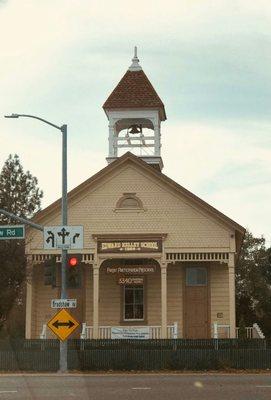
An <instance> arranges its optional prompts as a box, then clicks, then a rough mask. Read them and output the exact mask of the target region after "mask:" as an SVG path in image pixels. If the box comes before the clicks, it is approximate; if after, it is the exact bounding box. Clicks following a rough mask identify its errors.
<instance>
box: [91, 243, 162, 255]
mask: <svg viewBox="0 0 271 400" xmlns="http://www.w3.org/2000/svg"><path fill="white" fill-rule="evenodd" d="M161 252H162V240H110V241H109V240H98V253H161Z"/></svg>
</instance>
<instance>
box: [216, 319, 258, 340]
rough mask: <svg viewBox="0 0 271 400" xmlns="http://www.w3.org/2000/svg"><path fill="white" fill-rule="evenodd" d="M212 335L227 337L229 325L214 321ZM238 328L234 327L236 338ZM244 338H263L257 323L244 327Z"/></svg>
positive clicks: (221, 337) (217, 337)
mask: <svg viewBox="0 0 271 400" xmlns="http://www.w3.org/2000/svg"><path fill="white" fill-rule="evenodd" d="M212 328H213V332H212V337H213V338H214V339H227V338H229V337H230V325H222V324H218V323H217V322H214V324H213V327H212ZM239 332H240V328H239V327H236V338H237V339H238V337H239ZM245 338H246V339H265V336H264V334H263V332H262V331H261V329H260V327H259V325H258V324H256V323H255V324H253V326H247V327H246V328H245Z"/></svg>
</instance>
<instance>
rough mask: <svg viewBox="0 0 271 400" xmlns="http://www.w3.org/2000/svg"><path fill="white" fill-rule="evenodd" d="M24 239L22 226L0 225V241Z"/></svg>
mask: <svg viewBox="0 0 271 400" xmlns="http://www.w3.org/2000/svg"><path fill="white" fill-rule="evenodd" d="M24 238H25V231H24V225H5V226H4V225H2V226H1V225H0V240H6V239H24Z"/></svg>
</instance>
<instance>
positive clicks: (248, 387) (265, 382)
mask: <svg viewBox="0 0 271 400" xmlns="http://www.w3.org/2000/svg"><path fill="white" fill-rule="evenodd" d="M3 399H4V400H6V399H7V400H17V399H20V400H45V399H46V400H49V399H50V400H56V399H57V400H61V399H67V400H69V399H79V400H87V399H91V400H107V399H108V400H130V399H131V400H136V399H140V400H145V399H148V400H205V399H206V400H217V399H219V400H270V399H271V375H269V374H168V375H167V374H134V375H133V374H111V375H110V374H107V375H101V374H85V375H83V374H68V375H64V376H61V375H59V374H54V375H53V374H40V375H38V374H37V375H34V374H32V375H30V374H25V375H19V374H18V375H17V374H16V375H15V374H13V375H11V374H10V375H7V374H3V375H0V400H3Z"/></svg>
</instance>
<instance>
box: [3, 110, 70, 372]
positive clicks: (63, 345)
mask: <svg viewBox="0 0 271 400" xmlns="http://www.w3.org/2000/svg"><path fill="white" fill-rule="evenodd" d="M19 117H26V118H34V119H38V120H39V121H42V122H44V123H45V124H48V125H50V126H53V127H54V128H56V129H58V130H60V131H61V133H62V203H61V215H62V225H67V224H68V207H67V125H62V126H58V125H55V124H53V123H52V122H49V121H47V120H45V119H43V118H40V117H36V116H35V115H28V114H11V115H5V118H19ZM66 264H67V250H66V249H62V253H61V299H65V298H66V297H67V283H66V282H67V281H66ZM59 356H60V357H59V371H60V372H66V371H67V369H68V368H67V367H68V366H67V342H66V341H60V353H59Z"/></svg>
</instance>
